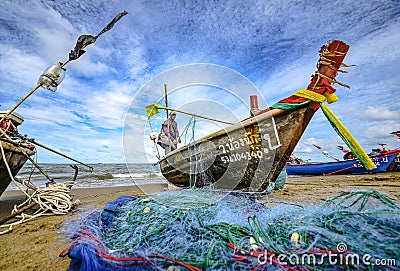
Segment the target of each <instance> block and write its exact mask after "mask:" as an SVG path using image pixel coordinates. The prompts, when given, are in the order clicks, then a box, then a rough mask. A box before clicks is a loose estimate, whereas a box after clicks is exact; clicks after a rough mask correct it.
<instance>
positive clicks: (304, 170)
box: [285, 148, 400, 175]
mask: <svg viewBox="0 0 400 271" xmlns="http://www.w3.org/2000/svg"><path fill="white" fill-rule="evenodd" d="M399 154H400V148H398V149H395V150H390V151H387V152H385V153H380V154H375V155H370V158H371V159H372V161H373V162H374V163H375V165H376V168H375V169H373V170H367V169H366V168H365V167H363V166H362V165H361V163H360V161H358V160H357V159H349V160H344V161H336V162H326V163H305V164H298V165H295V164H293V165H290V164H288V165H286V166H285V169H286V173H287V174H288V175H332V174H367V173H378V172H385V171H392V170H394V169H395V168H394V167H396V164H395V160H396V158H397V157H398V156H399Z"/></svg>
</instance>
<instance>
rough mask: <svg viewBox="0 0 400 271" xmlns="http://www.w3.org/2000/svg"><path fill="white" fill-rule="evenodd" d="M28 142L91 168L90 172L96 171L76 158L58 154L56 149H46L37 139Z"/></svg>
mask: <svg viewBox="0 0 400 271" xmlns="http://www.w3.org/2000/svg"><path fill="white" fill-rule="evenodd" d="M28 141H29V142H31V143H33V144H35V145H37V146H39V147H42V148H44V149H46V150H48V151H51V152H54V153H55V154H58V155H60V156H62V157H65V158H67V159H69V160H72V161H74V162H77V163H79V164H81V165H84V166H86V167H88V168H90V171H91V172H93V170H94V168H93V167H92V166H89V165H87V164H85V163H82V162H80V161H78V160H76V159H74V158H72V157H69V156H67V155H65V154H63V153H61V152H58V151H56V150H54V149H51V148H49V147H46V146H45V145H43V144H40V143H38V142H36V141H35V139H29V140H28Z"/></svg>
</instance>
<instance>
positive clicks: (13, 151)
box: [0, 111, 36, 195]
mask: <svg viewBox="0 0 400 271" xmlns="http://www.w3.org/2000/svg"><path fill="white" fill-rule="evenodd" d="M5 114H7V111H0V119H1V118H2V117H3V116H4V115H5ZM23 121H24V119H23V117H22V116H21V115H20V114H17V113H15V112H13V113H12V114H11V115H9V116H8V117H7V120H3V121H2V122H1V123H0V139H1V140H0V144H1V147H2V149H3V151H4V156H3V154H2V152H0V195H1V194H3V192H4V191H5V190H6V188H7V186H8V185H9V184H10V182H11V181H12V180H11V176H10V174H9V171H8V168H7V165H8V167H9V169H10V171H11V174H12V176H13V177H15V175H17V174H18V172H19V170H20V169H21V168H22V167H23V166H24V164H25V162H26V161H27V160H28V159H29V158H28V157H30V156H32V155H34V154H35V153H36V150H35V147H34V146H33V145H32V144H30V143H29V142H25V141H24V140H22V139H21V138H19V137H12V136H11V135H12V134H13V133H15V134H17V126H18V125H20V124H22V122H23ZM4 133H7V134H8V135H10V137H9V138H6V137H4ZM4 157H5V160H6V162H7V165H6V163H5V162H4Z"/></svg>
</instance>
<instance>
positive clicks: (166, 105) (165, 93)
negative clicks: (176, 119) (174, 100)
mask: <svg viewBox="0 0 400 271" xmlns="http://www.w3.org/2000/svg"><path fill="white" fill-rule="evenodd" d="M164 96H165V112H166V113H167V129H168V132H167V137H168V148H169V152H171V138H170V137H169V131H170V130H169V114H168V91H167V84H164Z"/></svg>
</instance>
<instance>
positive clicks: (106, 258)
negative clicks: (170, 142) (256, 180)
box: [61, 189, 400, 271]
mask: <svg viewBox="0 0 400 271" xmlns="http://www.w3.org/2000/svg"><path fill="white" fill-rule="evenodd" d="M399 218H400V208H399V205H398V204H397V202H396V201H394V200H391V199H389V198H388V197H387V196H385V195H383V194H381V193H379V192H377V191H375V190H366V191H356V192H350V193H344V194H342V195H339V196H338V197H336V198H333V199H331V200H329V201H327V202H326V203H325V204H323V205H320V206H313V207H303V206H300V205H293V204H286V203H277V202H268V201H267V203H264V204H261V203H259V201H258V200H256V199H255V198H254V197H250V196H248V195H244V194H240V193H236V194H226V193H221V192H215V191H210V190H198V189H189V190H180V191H167V192H162V193H156V194H152V195H148V196H144V197H129V196H124V197H120V198H118V199H117V200H115V201H113V202H109V203H107V205H106V206H105V207H104V208H102V209H100V210H96V211H94V212H92V213H91V214H89V215H87V216H86V217H84V218H82V219H81V220H80V221H75V222H74V223H68V224H67V225H66V226H65V232H66V233H67V234H68V238H69V240H70V246H69V247H68V248H66V249H65V250H64V251H63V252H62V253H61V254H62V255H68V256H69V257H70V258H71V263H70V266H69V270H166V269H168V270H303V271H304V270H389V269H390V270H400V269H399V265H398V264H399V263H397V262H396V260H398V259H399V256H400V235H399V232H400V219H399ZM393 260H394V261H393ZM382 263H385V264H382Z"/></svg>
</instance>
